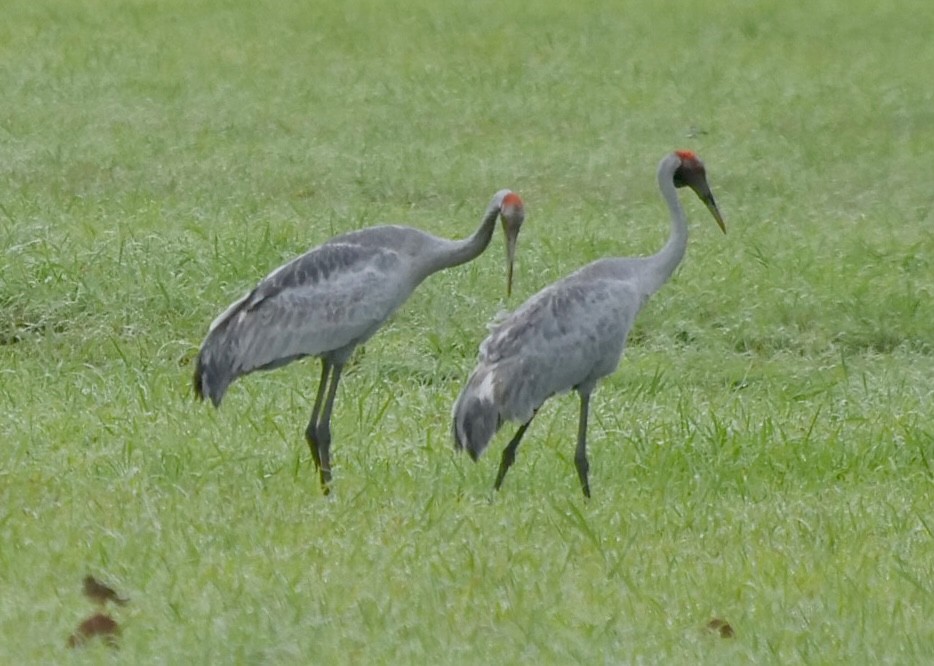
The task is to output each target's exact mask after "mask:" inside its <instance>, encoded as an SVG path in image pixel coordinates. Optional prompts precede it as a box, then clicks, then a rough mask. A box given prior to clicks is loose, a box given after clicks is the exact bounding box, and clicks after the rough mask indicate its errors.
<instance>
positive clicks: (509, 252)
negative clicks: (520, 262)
mask: <svg viewBox="0 0 934 666" xmlns="http://www.w3.org/2000/svg"><path fill="white" fill-rule="evenodd" d="M503 230H504V231H505V232H506V297H507V298H508V297H510V296H512V272H513V267H514V266H515V263H516V241H517V240H518V239H519V227H518V226H515V227H513V226H511V225H509V224H507V225H505V227H504V229H503Z"/></svg>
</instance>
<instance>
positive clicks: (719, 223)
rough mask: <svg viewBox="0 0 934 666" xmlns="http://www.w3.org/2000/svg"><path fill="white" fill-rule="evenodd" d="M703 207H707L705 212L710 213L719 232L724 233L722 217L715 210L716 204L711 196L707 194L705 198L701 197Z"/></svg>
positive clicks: (724, 226) (718, 211) (724, 225)
mask: <svg viewBox="0 0 934 666" xmlns="http://www.w3.org/2000/svg"><path fill="white" fill-rule="evenodd" d="M701 198H702V200H703V202H704V205H705V206H707V210H709V211H710V214H711V215H713V219H714V220H715V221H716V222H717V226H719V227H720V231H722V232H723V233H726V224H724V222H723V216H722V215H720V209H719V208H717V202H716V201H714V198H713V195H712V194H710V193H709V192H708V193H707V196H706V197H701Z"/></svg>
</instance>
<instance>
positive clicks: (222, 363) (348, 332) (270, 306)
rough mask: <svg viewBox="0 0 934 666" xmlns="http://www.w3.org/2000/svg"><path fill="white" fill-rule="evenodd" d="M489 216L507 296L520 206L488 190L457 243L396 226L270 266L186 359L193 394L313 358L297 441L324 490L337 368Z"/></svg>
mask: <svg viewBox="0 0 934 666" xmlns="http://www.w3.org/2000/svg"><path fill="white" fill-rule="evenodd" d="M497 219H501V220H502V225H503V231H504V233H505V237H506V256H507V264H508V267H507V284H506V289H507V294H508V293H509V292H510V291H511V290H512V274H513V263H514V259H515V250H516V240H517V238H518V236H519V230H520V228H521V226H522V222H523V221H524V220H525V207H524V204H523V201H522V199H521V198H520V197H519V195H518V194H516V193H515V192H512V191H511V190H500V191H499V192H497V193H496V195H495V196H494V197H493V199H492V200H491V201H490V204H489V205H488V206H487V209H486V212H485V213H484V215H483V219H482V221H481V223H480V226H479V227H478V228H477V230H476V231H475V232H474V233H473V234H472V235H471V236H469V237H468V238H465V239H462V240H449V239H446V238H438V237H436V236H433V235H431V234H428V233H425V232H423V231H420V230H418V229H413V228H411V227H403V226H377V227H370V228H367V229H361V230H359V231H351V232H349V233H345V234H342V235H340V236H337V237H335V238H332V239H331V240H329V241H327V242H326V243H324V244H322V245H319V246H318V247H315V248H313V249H311V250H309V251H308V252H306V253H305V254H303V255H301V256H299V257H297V258H295V259H293V260H292V261H290V262H288V263H286V264H285V265H283V266H280V267H279V268H277V269H275V270H274V271H272V272H271V273H270V274H269V275H267V276H266V277H265V278H264V279H263V280H262V281H260V283H259V284H258V285H257V286H256V287H255V288H254V289H252V290H251V291H250V292H249V293H248V294H246V295H245V296H243V297H242V298H240V299H238V300H236V301H235V302H234V303H232V304H231V305H230V306H229V307H228V308H227V309H226V310H224V311H223V312H222V313H221V314H220V315H219V316H218V317H217V318H216V319H215V320H214V321H213V323H211V326H210V328H209V329H208V334H207V337H206V338H205V339H204V342H203V343H202V345H201V349H200V351H199V352H198V358H197V361H196V363H195V372H194V390H195V396H196V397H197V398H198V399H201V400H203V399H204V398H205V397H207V398H209V399H210V400H211V402H212V403H214V406H215V407H218V406H219V405H220V403H221V400H223V398H224V394H225V393H226V391H227V388H228V387H229V386H230V384H231V383H232V382H233V381H234V380H236V379H237V378H238V377H242V376H243V375H246V374H249V373H251V372H255V371H257V370H272V369H274V368H279V367H282V366H284V365H286V364H288V363H291V362H292V361H295V360H297V359H300V358H303V357H305V356H317V357H319V358H320V359H321V379H320V381H319V383H318V391H317V394H316V396H315V401H314V406H313V407H312V410H311V419H310V420H309V422H308V426H307V428H306V429H305V439H306V441H307V442H308V447H309V449H310V450H311V457H312V459H313V460H314V463H315V466H316V467H317V468H318V471H319V475H320V480H321V486H322V489H323V490H324V492H325V494H327V493H328V492H329V484H330V481H331V455H330V447H331V412H332V408H333V406H334V397H335V394H336V393H337V385H338V382H339V381H340V378H341V371H342V370H343V368H344V364H345V363H346V362H347V360H348V359H349V358H350V356H351V354H352V353H353V351H354V349H355V348H356V347H357V346H358V345H360V344H361V343H363V342H365V341H366V340H368V339H369V338H370V337H371V336H372V335H373V334H375V333H376V331H377V330H378V329H379V328H380V326H382V324H383V323H384V322H385V321H386V320H387V319H388V318H389V316H390V315H391V314H392V313H393V312H394V311H395V310H396V308H398V307H399V306H400V305H402V303H404V302H405V301H406V299H408V297H409V296H410V295H411V293H412V292H413V291H414V290H415V288H416V287H417V286H418V285H419V284H421V282H422V281H423V280H424V279H425V278H427V277H428V276H429V275H431V274H432V273H435V272H437V271H439V270H442V269H444V268H449V267H451V266H457V265H459V264H463V263H466V262H468V261H470V260H472V259H474V258H476V257H477V256H479V255H480V253H482V252H483V251H484V250H485V249H486V248H487V246H488V245H489V243H490V239H491V238H492V236H493V230H494V229H495V227H496V221H497Z"/></svg>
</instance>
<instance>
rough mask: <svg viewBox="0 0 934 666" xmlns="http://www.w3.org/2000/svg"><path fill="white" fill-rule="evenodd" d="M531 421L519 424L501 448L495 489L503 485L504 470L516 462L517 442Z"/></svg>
mask: <svg viewBox="0 0 934 666" xmlns="http://www.w3.org/2000/svg"><path fill="white" fill-rule="evenodd" d="M532 418H533V419H534V418H535V414H532ZM531 422H532V419H529V420H528V421H526V422H525V423H523V424H522V425H521V426H519V429H518V430H517V431H516V434H515V435H513V436H512V439H511V440H510V441H509V444H507V445H506V448H505V449H503V458H502V460H500V462H499V472H498V473H497V474H496V482H495V483H494V484H493V488H495V489H496V490H499V487H500V486H501V485H503V479H504V478H505V477H506V472H507V471H509V468H510V467H511V466H512V464H513V463H514V462H516V449H518V448H519V442H520V441H522V435H524V434H525V431H526V429H527V428H528V427H529V424H530V423H531Z"/></svg>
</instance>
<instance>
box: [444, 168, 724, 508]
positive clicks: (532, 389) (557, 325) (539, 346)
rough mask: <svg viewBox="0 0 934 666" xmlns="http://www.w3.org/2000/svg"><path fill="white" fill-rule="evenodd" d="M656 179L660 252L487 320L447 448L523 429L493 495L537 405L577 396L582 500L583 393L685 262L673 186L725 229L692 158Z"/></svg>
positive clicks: (479, 444)
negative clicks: (663, 222)
mask: <svg viewBox="0 0 934 666" xmlns="http://www.w3.org/2000/svg"><path fill="white" fill-rule="evenodd" d="M657 175H658V184H659V188H660V190H661V193H662V196H663V198H664V199H665V202H666V203H667V205H668V209H669V212H670V214H671V235H670V237H669V239H668V242H667V243H666V244H665V246H664V247H663V248H662V250H661V251H660V252H658V253H657V254H654V255H652V256H648V257H621V258H608V259H600V260H597V261H595V262H593V263H591V264H588V265H586V266H584V267H583V268H581V269H579V270H578V271H576V272H574V273H572V274H571V275H569V276H567V277H565V278H564V279H562V280H559V281H558V282H555V283H554V284H551V285H549V286H548V287H545V288H544V289H542V290H541V291H539V292H538V293H537V294H535V295H534V296H532V297H531V298H530V299H529V300H527V301H526V302H525V303H524V304H523V305H522V306H520V307H519V308H518V309H517V310H516V311H515V312H513V313H512V314H510V315H507V316H506V317H505V318H503V319H501V320H500V321H497V322H494V323H493V325H492V326H491V332H490V335H489V336H488V337H487V338H486V340H484V341H483V343H482V344H481V345H480V354H479V361H478V363H477V366H476V368H475V369H474V371H473V372H472V374H471V375H470V378H469V379H468V380H467V383H466V385H465V386H464V388H463V390H462V391H461V393H460V395H459V396H458V398H457V401H456V402H455V404H454V409H453V414H452V416H453V421H454V422H453V433H454V442H455V447H456V448H457V449H466V451H467V452H468V453H469V454H470V456H471V457H472V458H473V459H474V460H476V459H477V458H478V457H479V456H480V454H481V453H482V452H483V451H484V449H486V447H487V445H488V444H489V442H490V439H491V438H492V437H493V436H494V435H495V434H496V432H497V431H498V430H499V428H500V427H501V426H502V425H503V423H505V422H507V421H515V422H518V423H520V424H522V425H521V426H520V427H519V429H518V431H517V432H516V434H515V436H514V437H513V439H512V440H511V441H510V442H509V444H508V445H507V447H506V449H505V450H504V451H503V458H502V461H501V463H500V468H499V473H498V475H497V478H496V483H495V487H496V488H497V489H499V487H500V486H501V484H502V482H503V478H504V477H505V475H506V471H507V470H508V469H509V467H510V465H512V463H513V461H514V460H515V453H516V449H517V448H518V446H519V442H520V441H521V439H522V436H523V435H524V434H525V430H526V428H528V426H529V424H530V423H531V421H532V418H533V417H534V416H535V413H536V411H537V410H538V409H539V407H541V406H542V404H543V403H544V402H545V401H546V400H548V398H550V397H551V396H553V395H556V394H560V393H565V392H567V391H570V390H575V391H577V393H578V394H579V396H580V401H581V410H580V421H579V426H578V445H577V452H576V455H575V465H576V467H577V471H578V476H579V478H580V482H581V488H582V490H583V492H584V495H586V496H588V497H589V496H590V486H589V482H588V478H587V472H588V467H589V465H588V462H587V455H586V431H587V415H588V408H589V400H590V394H591V393H592V392H593V390H594V388H595V386H596V384H597V382H598V381H599V380H600V379H601V378H602V377H605V376H606V375H609V374H611V373H612V372H613V371H614V370H615V369H616V367H617V366H618V365H619V360H620V357H621V356H622V353H623V349H624V348H625V346H626V338H627V336H628V334H629V330H630V328H631V327H632V324H633V322H634V321H635V318H636V315H637V314H638V313H639V311H640V310H641V309H642V306H643V305H645V303H646V301H648V299H649V297H650V296H651V295H652V294H654V293H655V292H656V291H658V289H659V288H661V286H662V285H663V284H665V282H666V281H667V280H668V279H669V278H670V277H671V275H672V273H673V272H674V270H675V268H677V266H678V264H679V263H680V262H681V260H682V259H683V257H684V253H685V249H686V247H687V223H686V220H685V216H684V210H683V208H682V206H681V203H680V201H679V200H678V195H677V191H676V188H678V187H682V186H685V185H686V186H689V187H691V188H692V189H693V190H694V191H695V192H696V193H697V195H698V196H699V197H700V198H701V200H702V201H703V202H704V203H705V204H706V205H707V207H708V209H709V210H710V212H711V214H712V215H713V216H714V219H715V220H716V222H717V223H718V224H719V225H720V228H721V229H723V230H724V231H725V227H724V225H723V220H722V218H721V216H720V213H719V211H718V210H717V206H716V203H715V201H714V198H713V195H712V194H711V192H710V188H709V186H708V185H707V180H706V174H705V171H704V166H703V164H702V163H701V161H700V160H699V159H698V158H697V156H696V155H694V153H691V152H689V151H678V152H675V153H672V154H670V155H667V156H666V157H665V158H664V159H662V161H661V163H660V164H659V166H658V174H657Z"/></svg>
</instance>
